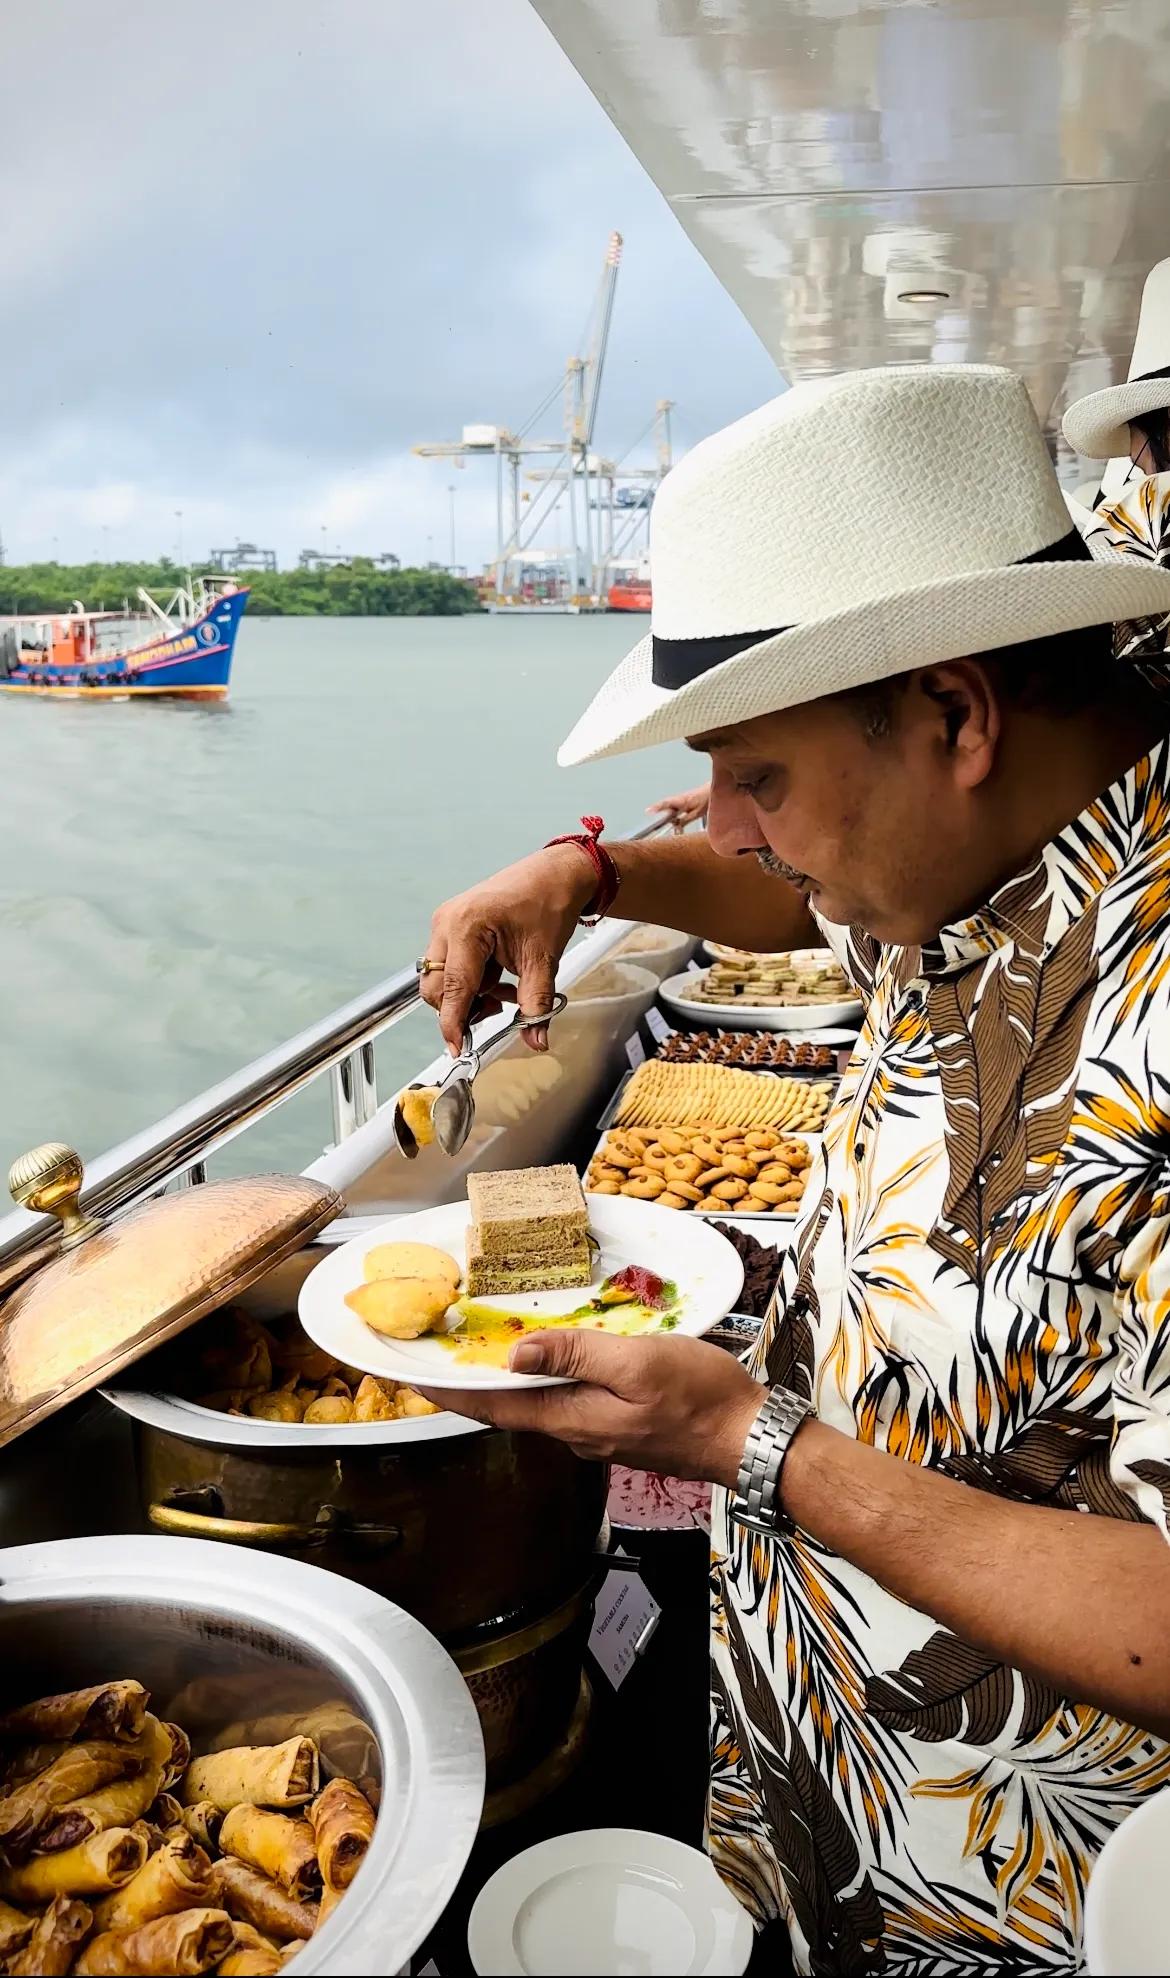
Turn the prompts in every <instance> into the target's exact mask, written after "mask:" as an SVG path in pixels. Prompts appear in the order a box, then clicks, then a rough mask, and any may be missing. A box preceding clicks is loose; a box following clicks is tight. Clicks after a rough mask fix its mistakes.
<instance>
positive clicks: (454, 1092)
mask: <svg viewBox="0 0 1170 1978" xmlns="http://www.w3.org/2000/svg"><path fill="white" fill-rule="evenodd" d="M568 1000H569V999H568V997H567V996H560V995H557V996H554V997H553V1002H552V1008H551V1009H550V1010H545V1011H544V1013H543V1015H541V1016H522V1015H521V1014H520V1012H519V1011H517V1013H516V1015H515V1016H514V1017H513V1019H512V1021H511V1023H509V1024H505V1026H504V1028H503V1030H497V1031H496V1032H495V1034H494V1036H492V1037H490V1038H489V1039H488V1041H487V1043H486V1044H485V1046H484V1049H485V1050H492V1051H494V1050H495V1048H496V1046H497V1045H498V1044H500V1043H502V1041H503V1039H504V1038H505V1037H508V1036H510V1035H511V1033H512V1032H513V1031H514V1030H533V1029H535V1027H536V1025H537V1024H538V1023H551V1021H552V1019H553V1017H555V1016H559V1015H560V1013H561V1011H562V1010H563V1009H564V1008H565V1005H566V1004H567V1002H568ZM480 1064H481V1053H480V1052H479V1051H477V1050H476V1048H475V1043H474V1041H473V1039H472V1035H471V1032H470V1030H465V1031H464V1033H463V1047H462V1049H461V1051H460V1053H459V1056H458V1057H457V1058H456V1059H454V1061H453V1062H452V1065H451V1068H450V1070H449V1071H448V1072H447V1073H446V1074H445V1075H444V1077H443V1078H442V1079H441V1080H440V1082H439V1084H438V1085H418V1084H415V1085H407V1086H405V1087H404V1088H403V1090H402V1091H401V1092H400V1093H399V1094H398V1098H397V1100H396V1102H395V1106H394V1138H395V1140H396V1142H397V1144H398V1149H399V1152H400V1153H402V1154H405V1156H406V1158H407V1160H408V1161H413V1160H415V1159H416V1157H417V1155H418V1151H419V1148H420V1146H425V1145H426V1144H427V1142H426V1139H425V1138H424V1139H423V1140H421V1141H420V1140H419V1138H418V1137H417V1135H416V1133H415V1131H414V1129H413V1128H412V1127H411V1126H410V1125H409V1124H408V1122H407V1119H406V1114H405V1111H404V1109H403V1104H402V1102H403V1100H404V1099H405V1098H406V1095H407V1093H408V1092H424V1093H433V1094H434V1097H433V1098H432V1100H431V1105H430V1125H431V1129H432V1135H433V1138H434V1139H435V1140H437V1141H438V1143H439V1146H440V1147H441V1148H442V1150H443V1152H444V1154H446V1155H447V1156H448V1158H450V1157H451V1156H452V1155H454V1154H457V1153H458V1152H459V1149H460V1148H461V1147H462V1145H463V1143H464V1141H465V1140H466V1139H467V1136H468V1134H469V1133H470V1132H471V1129H472V1127H473V1126H474V1124H475V1100H474V1099H473V1098H472V1095H471V1082H472V1080H473V1079H474V1078H475V1076H476V1074H477V1072H478V1071H479V1068H480ZM412 1110H413V1109H412Z"/></svg>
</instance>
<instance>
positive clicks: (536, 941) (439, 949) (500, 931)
mask: <svg viewBox="0 0 1170 1978" xmlns="http://www.w3.org/2000/svg"><path fill="white" fill-rule="evenodd" d="M596 886H597V875H596V873H595V872H594V869H593V866H592V865H591V863H590V861H589V859H588V858H586V857H585V856H584V854H583V853H582V852H580V851H578V850H577V849H576V847H575V846H573V845H550V846H549V847H547V848H546V849H545V850H544V851H541V852H533V853H532V854H531V856H530V857H528V858H524V859H520V860H518V861H517V863H516V864H515V865H509V866H505V868H504V870H503V872H497V873H496V875H495V877H494V878H493V879H485V880H483V881H482V882H481V883H480V884H479V885H478V886H472V887H471V888H470V889H469V890H468V891H467V892H466V893H459V894H458V895H457V896H456V898H455V899H453V900H448V901H447V902H446V904H445V905H444V906H441V907H440V908H439V910H438V912H437V913H436V914H435V916H434V918H433V920H432V921H431V932H430V937H429V939H428V941H427V950H426V951H427V956H428V958H429V959H430V960H431V961H432V962H437V963H438V964H439V966H438V967H437V968H433V969H430V970H429V971H428V972H427V974H426V975H424V976H422V977H421V979H420V981H419V994H420V996H421V997H422V999H423V1001H424V1002H425V1003H429V1004H430V1005H431V1008H432V1009H435V1010H437V1011H438V1012H439V1028H440V1030H441V1031H442V1033H443V1037H444V1040H445V1042H446V1043H447V1045H448V1046H449V1047H450V1049H451V1050H452V1051H456V1052H457V1051H458V1050H459V1049H460V1047H461V1045H462V1042H463V1033H464V1031H465V1030H466V1029H467V1026H468V1024H469V1023H470V1022H471V1021H472V1019H473V1017H474V1018H479V1017H484V1016H494V1015H495V1014H496V1012H497V1011H498V1010H500V1009H501V1008H502V1007H503V1005H504V1003H505V1002H508V1003H511V1002H515V1003H518V1004H519V1006H520V1009H521V1010H522V1011H523V1012H524V1014H525V1015H526V1016H539V1015H540V1014H541V1013H542V1011H544V1010H549V1009H551V1008H552V1004H553V997H554V995H555V984H556V973H557V967H558V964H559V962H560V959H561V956H562V955H563V954H564V952H565V949H566V948H567V947H568V945H569V941H570V939H571V937H572V933H573V929H574V928H575V927H576V925H577V921H578V919H579V918H580V915H581V914H582V912H583V911H584V909H585V907H586V906H587V905H588V903H589V901H590V899H591V898H592V896H593V893H594V891H595V890H596ZM504 974H507V975H514V976H515V977H516V984H515V987H513V986H512V985H511V984H510V983H503V982H501V980H500V977H501V976H502V975H504ZM522 1035H523V1038H524V1042H525V1043H526V1044H527V1045H528V1046H529V1048H530V1049H531V1050H533V1051H544V1050H547V1048H548V1026H547V1025H546V1024H536V1025H534V1026H533V1028H532V1029H531V1030H525V1031H524V1032H523V1033H522Z"/></svg>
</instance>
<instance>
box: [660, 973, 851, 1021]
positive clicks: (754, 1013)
mask: <svg viewBox="0 0 1170 1978" xmlns="http://www.w3.org/2000/svg"><path fill="white" fill-rule="evenodd" d="M699 979H700V978H699V975H697V974H696V973H695V971H694V970H693V969H686V970H684V972H683V973H682V974H681V975H671V976H668V978H667V980H666V981H665V982H664V983H663V984H662V987H661V988H660V989H659V991H658V993H659V995H660V996H661V998H662V1000H663V1002H664V1003H667V1004H669V1006H670V1008H671V1009H672V1010H677V1011H678V1012H679V1013H680V1015H682V1016H685V1017H689V1018H690V1020H691V1022H692V1023H697V1024H699V1026H700V1027H701V1028H706V1029H709V1030H715V1029H718V1030H823V1029H825V1028H826V1027H831V1026H832V1025H834V1024H839V1023H847V1022H848V1021H849V1020H850V1018H856V1017H859V1016H860V1015H861V998H860V997H859V996H852V997H850V998H849V999H848V1000H847V1001H843V1002H840V1003H769V1004H767V1005H764V1004H760V1003H745V1002H744V1001H743V998H742V997H740V996H737V997H736V998H735V1000H734V1001H733V1002H730V1003H697V1002H696V1001H695V999H694V997H693V996H692V997H688V996H685V995H683V994H681V993H680V992H681V991H682V990H683V989H684V988H685V987H686V985H687V984H688V983H692V984H693V983H696V982H698V981H699Z"/></svg>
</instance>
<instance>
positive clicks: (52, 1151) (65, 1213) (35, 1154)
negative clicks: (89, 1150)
mask: <svg viewBox="0 0 1170 1978" xmlns="http://www.w3.org/2000/svg"><path fill="white" fill-rule="evenodd" d="M84 1178H85V1169H84V1168H83V1166H82V1163H81V1156H80V1154H76V1153H74V1151H73V1148H72V1147H66V1146H64V1145H63V1143H62V1142H61V1141H59V1140H50V1141H46V1143H45V1145H44V1146H43V1147H34V1148H32V1149H31V1151H30V1152H29V1153H27V1154H22V1155H21V1156H20V1158H19V1159H18V1160H15V1161H13V1163H12V1166H11V1167H10V1168H9V1170H8V1192H9V1194H10V1195H11V1196H12V1199H13V1201H14V1202H16V1203H18V1204H19V1206H20V1207H21V1208H22V1209H31V1210H32V1211H33V1213H34V1214H35V1215H50V1216H56V1218H57V1220H58V1222H59V1223H60V1225H61V1247H62V1249H63V1250H69V1249H72V1247H73V1245H74V1244H75V1243H83V1242H84V1241H85V1239H86V1237H87V1236H92V1235H93V1233H94V1231H95V1230H98V1229H100V1228H101V1224H100V1223H99V1222H95V1221H94V1219H93V1217H92V1216H87V1215H84V1214H83V1213H82V1210H81V1204H80V1200H79V1197H80V1195H81V1184H82V1181H83V1180H84Z"/></svg>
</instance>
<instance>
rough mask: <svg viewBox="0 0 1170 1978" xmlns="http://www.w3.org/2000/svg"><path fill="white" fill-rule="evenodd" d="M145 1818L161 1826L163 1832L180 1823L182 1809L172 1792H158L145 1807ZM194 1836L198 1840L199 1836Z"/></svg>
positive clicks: (156, 1825)
mask: <svg viewBox="0 0 1170 1978" xmlns="http://www.w3.org/2000/svg"><path fill="white" fill-rule="evenodd" d="M146 1818H147V1819H148V1820H149V1821H150V1822H151V1824H152V1825H153V1826H155V1827H161V1828H162V1830H163V1833H164V1834H165V1833H166V1832H167V1829H168V1828H170V1827H177V1826H180V1825H181V1824H182V1819H183V1809H182V1807H181V1806H180V1805H179V1802H178V1800H177V1799H176V1798H175V1795H174V1793H160V1794H159V1795H158V1798H157V1799H154V1800H152V1801H151V1803H150V1805H149V1806H148V1807H147V1809H146ZM195 1838H196V1840H198V1839H199V1836H198V1835H196V1836H195ZM204 1845H205V1843H204V1842H202V1841H200V1846H201V1847H202V1846H204Z"/></svg>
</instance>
